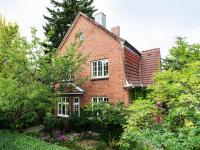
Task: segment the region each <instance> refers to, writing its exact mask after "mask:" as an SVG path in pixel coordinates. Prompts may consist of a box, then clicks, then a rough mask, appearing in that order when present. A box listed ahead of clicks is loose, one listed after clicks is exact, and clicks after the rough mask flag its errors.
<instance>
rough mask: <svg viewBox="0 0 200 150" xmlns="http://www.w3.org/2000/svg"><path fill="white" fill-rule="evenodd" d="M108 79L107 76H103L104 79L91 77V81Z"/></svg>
mask: <svg viewBox="0 0 200 150" xmlns="http://www.w3.org/2000/svg"><path fill="white" fill-rule="evenodd" d="M108 78H109V77H108V76H105V77H92V78H91V80H106V79H108Z"/></svg>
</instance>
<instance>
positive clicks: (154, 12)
mask: <svg viewBox="0 0 200 150" xmlns="http://www.w3.org/2000/svg"><path fill="white" fill-rule="evenodd" d="M94 5H95V6H96V8H97V9H99V11H102V12H104V13H105V14H106V17H107V28H108V29H110V28H111V27H113V26H116V25H119V26H120V27H121V37H122V38H124V39H126V40H127V41H129V42H130V43H131V44H132V45H133V46H134V47H135V48H137V49H138V50H139V51H141V50H146V49H151V48H157V47H160V48H161V55H162V57H165V56H166V55H167V53H168V49H169V48H170V47H172V46H173V43H174V41H175V38H176V37H177V36H183V37H187V41H189V42H190V43H200V0H126V1H125V0H123V1H122V0H95V2H94ZM47 6H48V7H49V6H51V5H50V2H49V0H0V14H1V15H3V16H4V17H5V18H6V19H7V20H8V21H12V22H13V21H14V22H17V23H18V25H19V26H20V30H21V32H22V34H23V35H24V36H27V37H28V36H30V27H31V26H34V27H36V28H37V29H38V35H39V36H40V37H42V38H43V37H44V35H43V28H42V25H44V23H45V20H44V18H43V15H44V14H47V10H46V7H47Z"/></svg>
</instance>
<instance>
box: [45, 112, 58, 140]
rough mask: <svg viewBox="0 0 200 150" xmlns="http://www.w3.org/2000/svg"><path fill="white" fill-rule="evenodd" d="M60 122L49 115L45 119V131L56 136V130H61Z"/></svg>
mask: <svg viewBox="0 0 200 150" xmlns="http://www.w3.org/2000/svg"><path fill="white" fill-rule="evenodd" d="M59 124H60V120H59V118H56V117H55V116H53V115H51V114H47V116H46V117H45V118H44V130H45V131H46V132H47V133H50V135H51V137H53V136H54V130H55V129H58V128H59Z"/></svg>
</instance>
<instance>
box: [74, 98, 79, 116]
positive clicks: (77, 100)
mask: <svg viewBox="0 0 200 150" xmlns="http://www.w3.org/2000/svg"><path fill="white" fill-rule="evenodd" d="M73 113H74V114H75V115H76V116H78V117H80V97H74V98H73Z"/></svg>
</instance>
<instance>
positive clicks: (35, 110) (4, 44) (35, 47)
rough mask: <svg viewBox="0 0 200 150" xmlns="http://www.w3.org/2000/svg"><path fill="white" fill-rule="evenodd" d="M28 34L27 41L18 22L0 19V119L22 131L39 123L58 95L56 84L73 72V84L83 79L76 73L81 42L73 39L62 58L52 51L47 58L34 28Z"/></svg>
mask: <svg viewBox="0 0 200 150" xmlns="http://www.w3.org/2000/svg"><path fill="white" fill-rule="evenodd" d="M31 33H32V37H31V41H30V42H28V41H27V40H26V39H25V38H23V37H22V36H21V35H20V33H19V29H18V26H17V25H15V24H10V23H6V21H5V20H4V19H2V18H0V49H1V50H0V115H1V116H0V120H1V121H3V122H4V123H2V124H1V125H0V126H2V127H5V128H12V129H14V130H16V129H17V130H22V129H23V128H26V127H29V126H31V125H36V124H39V123H41V122H42V121H43V118H44V116H45V115H46V113H47V112H50V111H51V109H52V104H53V105H54V104H55V101H56V98H57V97H56V96H57V94H59V91H56V90H55V88H54V86H55V84H57V83H59V82H61V81H63V80H65V81H68V79H69V74H73V73H74V74H76V75H77V77H76V78H74V82H75V83H76V84H81V83H82V82H83V81H84V79H81V78H80V77H79V76H78V75H79V74H78V72H79V71H81V70H82V68H83V65H82V64H84V62H85V61H86V59H87V56H82V55H81V53H80V52H78V51H77V49H78V47H79V46H80V44H81V43H80V41H77V40H76V38H75V40H74V41H73V42H72V43H71V45H70V46H69V48H68V49H67V50H66V53H65V54H64V55H62V57H61V56H60V55H58V54H54V55H52V57H51V58H50V57H49V56H48V55H44V53H43V52H44V50H45V49H46V48H44V47H43V46H42V45H41V43H42V41H41V40H40V39H39V38H38V37H37V36H36V29H34V28H32V30H31ZM49 58H50V59H51V61H50V62H49V61H48V59H49ZM66 86H67V83H64V84H62V87H63V88H64V87H66Z"/></svg>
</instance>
